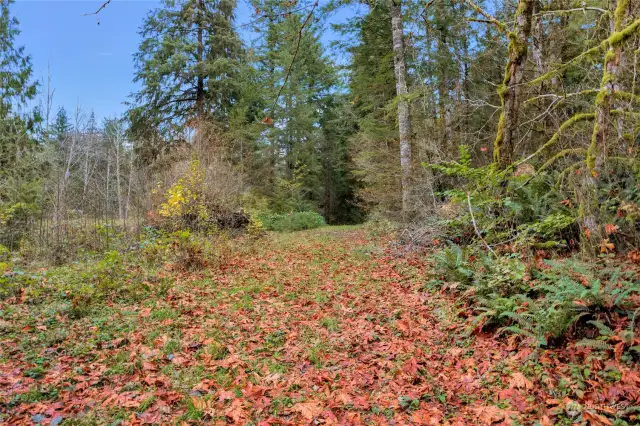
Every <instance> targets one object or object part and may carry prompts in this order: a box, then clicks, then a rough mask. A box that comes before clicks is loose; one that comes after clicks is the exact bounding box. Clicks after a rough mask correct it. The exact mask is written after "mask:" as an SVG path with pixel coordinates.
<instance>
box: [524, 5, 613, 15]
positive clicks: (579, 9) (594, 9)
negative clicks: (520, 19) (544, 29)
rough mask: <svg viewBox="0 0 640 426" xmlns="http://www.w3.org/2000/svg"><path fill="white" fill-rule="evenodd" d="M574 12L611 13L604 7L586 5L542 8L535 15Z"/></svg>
mask: <svg viewBox="0 0 640 426" xmlns="http://www.w3.org/2000/svg"><path fill="white" fill-rule="evenodd" d="M574 12H598V13H602V14H603V15H610V14H611V12H610V11H608V10H606V9H602V8H600V7H592V6H585V7H576V8H573V9H557V10H542V11H540V12H538V13H536V14H535V15H534V16H543V15H563V14H568V13H574Z"/></svg>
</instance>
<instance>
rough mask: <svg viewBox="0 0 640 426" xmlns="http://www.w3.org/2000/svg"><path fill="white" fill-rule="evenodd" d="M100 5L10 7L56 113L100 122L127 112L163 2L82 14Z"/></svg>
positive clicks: (31, 0) (83, 1)
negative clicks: (140, 53) (153, 17)
mask: <svg viewBox="0 0 640 426" xmlns="http://www.w3.org/2000/svg"><path fill="white" fill-rule="evenodd" d="M102 3H103V1H102V0H101V1H93V0H67V1H59V0H16V2H15V3H14V4H13V5H12V13H13V15H14V16H16V17H17V18H18V20H19V21H20V30H21V34H20V36H19V38H18V40H17V44H18V45H23V46H25V50H26V52H27V53H28V54H30V55H31V57H32V64H33V76H34V78H35V79H38V80H40V81H42V82H43V83H45V84H46V79H47V74H48V68H49V67H50V69H51V82H52V84H51V85H52V87H53V88H54V89H55V94H54V100H53V104H54V111H55V110H57V109H58V107H59V106H61V105H62V106H64V107H65V108H67V110H68V111H72V110H73V109H75V106H76V105H78V104H79V105H81V106H82V107H83V108H84V109H85V110H87V111H89V110H94V111H95V113H96V117H97V118H98V119H99V120H101V119H102V118H105V117H111V116H114V115H118V114H122V113H123V112H124V111H125V110H126V106H125V105H123V102H124V101H125V100H126V99H127V96H128V95H129V94H130V93H131V92H132V91H134V90H135V89H136V85H135V84H134V83H133V82H132V79H133V75H134V67H133V59H132V55H133V53H134V52H135V51H136V50H137V47H138V43H139V41H140V39H139V36H138V34H137V32H138V29H139V27H140V26H141V25H142V23H143V20H144V17H145V16H146V15H147V13H148V12H149V11H150V10H152V9H154V8H155V7H157V6H158V5H159V4H160V3H159V2H158V1H153V0H113V1H112V3H111V4H110V5H109V6H108V7H106V8H105V9H104V10H102V11H101V12H100V15H99V22H100V25H98V18H97V17H96V16H83V15H85V14H86V13H90V12H94V11H95V10H97V9H98V8H99V7H100V5H101V4H102ZM349 14H350V12H348V11H345V12H341V13H339V14H338V15H337V16H334V17H333V18H332V19H331V21H332V22H340V21H343V20H344V19H346V18H347V16H348V15H349ZM251 19H252V11H251V10H250V9H249V7H248V6H247V4H246V3H244V2H241V3H240V5H239V8H238V11H237V25H241V24H242V23H246V22H248V21H250V20H251ZM243 36H244V37H245V38H247V37H250V36H249V34H243ZM333 37H335V34H334V33H333V32H332V31H330V30H327V31H325V34H323V37H322V40H323V42H325V43H328V42H329V41H330V40H331V39H332V38H333ZM334 59H335V58H334ZM45 91H46V86H45V85H43V86H41V92H43V93H44V92H45ZM35 105H37V102H36V104H35ZM35 105H33V106H35Z"/></svg>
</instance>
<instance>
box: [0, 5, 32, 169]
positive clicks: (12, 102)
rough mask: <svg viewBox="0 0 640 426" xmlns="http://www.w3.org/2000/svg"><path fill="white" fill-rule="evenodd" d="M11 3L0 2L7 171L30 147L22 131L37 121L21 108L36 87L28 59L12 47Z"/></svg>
mask: <svg viewBox="0 0 640 426" xmlns="http://www.w3.org/2000/svg"><path fill="white" fill-rule="evenodd" d="M11 3H13V1H12V0H9V1H3V2H1V3H0V138H1V139H0V169H2V170H3V171H5V170H9V169H10V168H11V167H12V164H14V163H15V161H16V159H17V157H18V156H19V155H20V154H21V153H22V152H24V151H25V150H27V149H29V147H30V146H32V145H33V139H31V138H30V137H28V136H26V132H27V131H28V130H30V129H32V128H33V126H34V125H35V123H36V121H37V118H38V117H36V116H29V115H27V114H23V113H22V111H21V109H22V107H24V106H25V104H26V103H27V102H28V101H30V100H32V99H33V98H35V96H36V92H37V84H36V83H33V82H31V74H32V69H31V58H30V57H29V56H27V55H25V53H24V47H16V46H15V44H14V42H15V38H16V37H17V36H18V34H20V31H19V30H18V20H17V19H16V18H15V17H12V16H11V15H10V11H9V7H10V5H11Z"/></svg>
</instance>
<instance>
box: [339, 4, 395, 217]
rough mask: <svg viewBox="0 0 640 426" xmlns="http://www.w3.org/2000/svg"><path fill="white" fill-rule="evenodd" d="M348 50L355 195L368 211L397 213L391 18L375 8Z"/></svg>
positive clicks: (358, 28)
mask: <svg viewBox="0 0 640 426" xmlns="http://www.w3.org/2000/svg"><path fill="white" fill-rule="evenodd" d="M348 30H349V31H351V32H355V33H356V34H357V44H356V45H355V46H353V47H351V48H350V50H349V51H350V53H351V58H352V59H351V64H350V67H349V71H350V72H349V92H350V96H351V106H352V110H353V115H354V116H355V122H356V128H357V131H356V133H355V134H354V135H353V136H352V137H351V143H350V145H351V151H352V156H353V160H354V162H355V170H354V172H353V173H354V174H355V176H356V177H357V178H358V179H359V180H360V182H361V188H360V189H359V191H358V193H359V197H360V198H361V199H362V201H363V202H364V204H365V206H366V207H368V208H380V209H382V210H385V211H397V210H399V209H400V203H401V197H400V193H401V187H400V167H399V164H400V156H399V145H398V142H397V139H398V136H397V131H396V129H395V119H394V117H393V115H392V114H390V113H389V111H388V108H387V107H388V105H390V104H391V102H392V101H393V99H394V98H395V96H396V88H395V76H394V69H393V38H392V34H391V15H390V11H389V7H388V6H387V5H385V4H384V3H380V4H377V5H376V7H374V8H372V9H371V10H370V11H369V13H368V14H367V15H366V16H365V17H364V18H363V19H362V20H358V21H356V22H355V26H353V27H352V28H350V29H348Z"/></svg>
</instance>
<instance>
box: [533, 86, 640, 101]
mask: <svg viewBox="0 0 640 426" xmlns="http://www.w3.org/2000/svg"><path fill="white" fill-rule="evenodd" d="M599 91H600V89H586V90H582V91H580V92H575V93H565V94H564V95H556V94H555V93H546V94H544V95H539V96H534V97H533V98H529V99H527V100H526V101H524V103H525V104H529V103H532V102H535V101H537V100H540V99H544V98H553V99H554V100H555V99H560V100H559V101H557V102H560V101H563V100H565V99H568V98H573V97H576V96H586V95H595V94H597V93H598V92H599ZM638 98H639V99H640V96H639V97H638ZM639 102H640V100H639Z"/></svg>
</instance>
